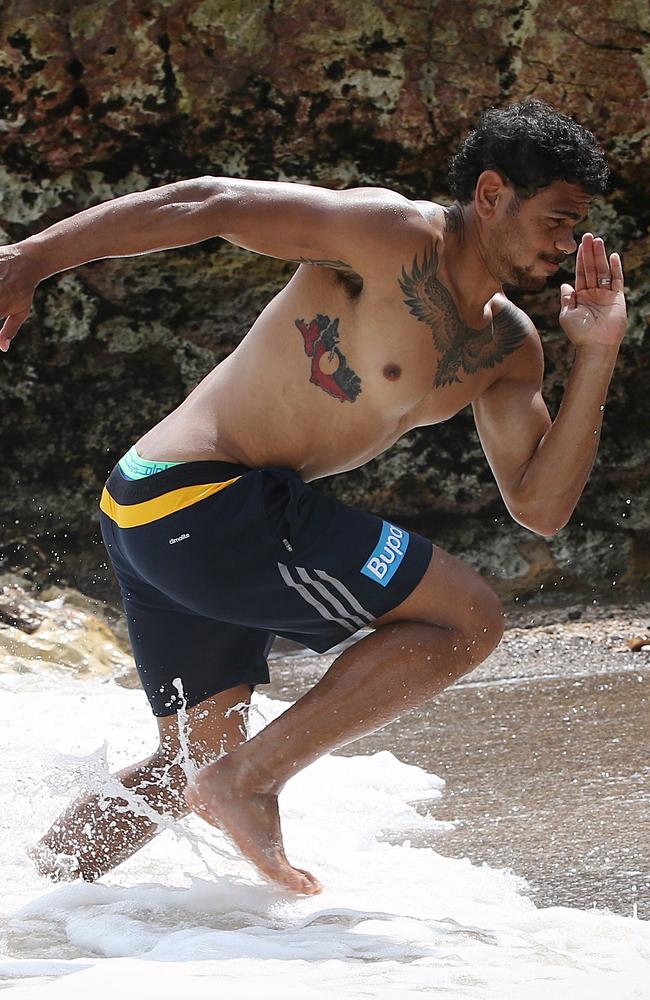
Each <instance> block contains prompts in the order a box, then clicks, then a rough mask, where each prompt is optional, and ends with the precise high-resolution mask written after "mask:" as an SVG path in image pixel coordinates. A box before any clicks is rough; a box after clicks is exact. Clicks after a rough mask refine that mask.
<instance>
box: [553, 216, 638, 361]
mask: <svg viewBox="0 0 650 1000" xmlns="http://www.w3.org/2000/svg"><path fill="white" fill-rule="evenodd" d="M560 297H561V311H560V326H561V327H562V329H563V330H564V332H565V333H566V335H567V337H568V338H569V340H571V341H572V342H573V343H574V344H575V346H576V347H589V346H591V345H596V344H599V345H601V346H605V347H618V345H619V344H620V342H621V341H622V339H623V337H624V336H625V329H626V326H627V312H626V308H625V294H624V284H623V267H622V265H621V258H620V257H619V255H618V254H617V253H613V254H611V256H610V258H609V260H608V259H607V254H606V252H605V244H604V242H603V240H602V239H601V238H600V237H599V236H597V237H594V236H592V234H591V233H585V234H584V236H583V237H582V242H581V243H580V246H579V247H578V254H577V257H576V280H575V289H573V288H572V287H571V285H568V284H565V285H562V288H561V290H560Z"/></svg>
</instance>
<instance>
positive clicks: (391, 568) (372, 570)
mask: <svg viewBox="0 0 650 1000" xmlns="http://www.w3.org/2000/svg"><path fill="white" fill-rule="evenodd" d="M409 538H410V536H409V533H408V531H404V530H403V529H402V528H397V527H396V526H395V525H394V524H389V523H388V521H384V523H383V527H382V529H381V535H380V536H379V541H378V542H377V544H376V546H375V548H374V551H373V553H372V555H371V556H370V558H369V560H368V562H367V563H366V564H365V566H364V567H363V569H362V570H361V572H362V573H363V575H364V576H367V577H369V578H370V579H371V580H374V581H375V583H380V584H381V586H382V587H385V586H386V585H387V584H389V583H390V581H391V580H392V578H393V574H394V573H395V570H396V569H397V567H398V566H399V564H400V562H401V561H402V557H403V556H404V553H405V552H406V550H407V548H408V546H409Z"/></svg>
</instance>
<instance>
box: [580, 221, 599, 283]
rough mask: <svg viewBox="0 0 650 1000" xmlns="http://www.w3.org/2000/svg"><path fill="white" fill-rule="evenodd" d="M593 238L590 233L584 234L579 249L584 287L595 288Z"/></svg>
mask: <svg viewBox="0 0 650 1000" xmlns="http://www.w3.org/2000/svg"><path fill="white" fill-rule="evenodd" d="M594 242H595V241H594V238H593V235H592V234H591V233H585V234H584V236H583V237H582V243H581V244H580V247H581V249H582V266H583V269H584V276H585V287H586V288H596V287H597V281H596V274H597V271H596V259H595V254H594V249H595V248H594Z"/></svg>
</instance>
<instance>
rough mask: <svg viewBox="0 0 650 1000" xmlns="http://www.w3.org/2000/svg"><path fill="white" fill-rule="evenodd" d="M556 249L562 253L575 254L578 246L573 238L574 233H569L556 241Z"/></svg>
mask: <svg viewBox="0 0 650 1000" xmlns="http://www.w3.org/2000/svg"><path fill="white" fill-rule="evenodd" d="M555 249H556V250H560V251H561V252H562V253H575V252H576V250H577V249H578V244H577V243H576V241H575V239H574V238H573V233H569V234H568V235H566V236H560V237H559V238H558V239H557V240H556V241H555Z"/></svg>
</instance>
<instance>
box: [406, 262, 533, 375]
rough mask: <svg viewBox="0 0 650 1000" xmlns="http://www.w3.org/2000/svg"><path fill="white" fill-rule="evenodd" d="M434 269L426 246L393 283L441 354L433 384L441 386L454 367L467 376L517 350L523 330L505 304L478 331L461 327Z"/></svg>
mask: <svg viewBox="0 0 650 1000" xmlns="http://www.w3.org/2000/svg"><path fill="white" fill-rule="evenodd" d="M437 270H438V253H437V250H436V247H435V246H432V247H431V250H430V251H428V252H427V251H425V252H424V256H423V258H422V263H421V264H420V263H419V262H418V255H417V254H416V255H415V257H414V258H413V266H412V267H411V270H410V272H407V271H406V268H404V267H403V268H402V276H401V278H400V279H399V286H400V288H401V290H402V292H403V294H404V296H405V298H404V302H405V303H406V305H407V306H408V308H409V311H410V312H411V313H412V314H413V316H415V317H416V318H417V319H419V320H420V322H421V323H426V324H427V326H428V327H430V329H431V336H432V338H433V343H434V345H435V347H436V350H437V351H439V353H440V355H441V357H440V361H439V363H438V370H437V371H436V374H435V378H434V380H433V385H434V388H442V387H443V386H445V385H453V383H454V382H460V381H461V379H460V377H459V372H462V373H464V374H465V375H473V374H474V373H475V372H477V371H478V370H479V368H494V366H495V365H498V364H499V363H500V362H501V361H503V359H504V358H505V357H506V355H507V354H512V353H513V351H516V350H517V348H518V347H519V346H520V345H521V344H522V343H523V341H524V339H525V337H526V333H527V330H526V326H525V324H524V322H523V321H522V319H521V317H520V316H519V313H518V310H517V309H515V307H514V306H512V305H510V304H509V303H508V305H506V306H504V308H503V309H502V310H501V311H500V312H499V313H497V315H496V316H495V317H494V319H493V320H492V322H491V323H489V324H488V325H487V326H485V327H483V329H482V330H473V329H472V328H471V327H469V326H466V325H465V324H464V323H463V320H462V319H461V317H460V315H459V312H458V309H457V308H456V304H455V302H454V300H453V299H452V297H451V294H450V293H449V291H448V290H447V288H445V286H444V285H443V283H442V282H441V281H439V280H438V278H437V277H436V273H437Z"/></svg>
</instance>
